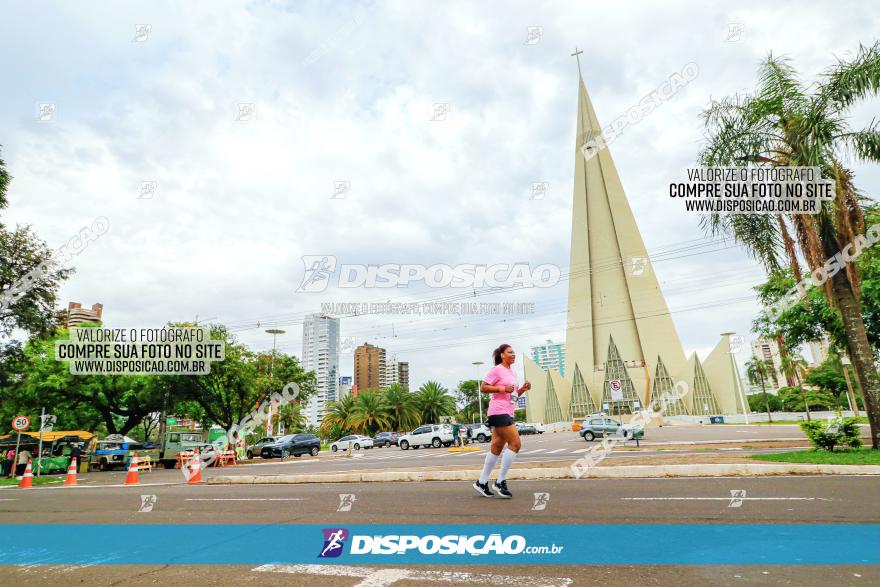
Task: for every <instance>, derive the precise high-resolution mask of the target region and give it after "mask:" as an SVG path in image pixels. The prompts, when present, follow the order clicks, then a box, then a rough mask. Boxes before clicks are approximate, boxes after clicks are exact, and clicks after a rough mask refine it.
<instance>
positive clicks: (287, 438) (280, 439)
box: [278, 434, 295, 442]
mask: <svg viewBox="0 0 880 587" xmlns="http://www.w3.org/2000/svg"><path fill="white" fill-rule="evenodd" d="M294 436H295V435H294V434H288V435H287V436H282V437H281V438H279V439H278V442H290V441H291V440H293V438H294Z"/></svg>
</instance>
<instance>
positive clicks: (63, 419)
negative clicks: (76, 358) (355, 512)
mask: <svg viewBox="0 0 880 587" xmlns="http://www.w3.org/2000/svg"><path fill="white" fill-rule="evenodd" d="M68 337H69V334H68V331H67V330H66V329H61V330H59V331H58V333H57V334H56V335H54V336H51V337H33V338H31V339H30V340H29V341H28V342H27V344H25V346H24V348H23V350H22V353H21V356H20V357H18V358H17V359H16V361H15V363H14V369H15V371H16V373H15V377H14V379H15V383H14V384H13V385H12V386H11V387H9V388H5V389H3V391H2V392H0V399H2V400H3V401H2V405H3V411H4V412H5V411H6V410H8V409H9V408H12V409H13V410H24V411H26V412H30V413H34V412H39V410H40V408H41V407H43V406H45V407H47V408H50V409H51V410H52V412H53V413H54V414H55V415H56V416H58V421H57V422H56V426H55V427H56V428H57V429H61V430H64V429H67V430H72V429H85V430H95V429H97V428H98V427H99V425H102V424H103V428H105V429H106V431H107V432H108V433H111V434H128V432H130V431H131V430H132V429H133V428H134V427H135V426H138V425H139V424H140V423H141V422H142V421H143V419H144V418H146V417H147V416H148V415H149V414H151V413H153V412H156V411H158V410H159V409H160V408H161V394H160V393H158V392H157V389H156V387H154V386H153V385H152V382H151V377H148V376H145V375H71V374H70V369H69V366H68V363H67V362H65V361H58V360H56V359H55V341H56V340H67V339H68Z"/></svg>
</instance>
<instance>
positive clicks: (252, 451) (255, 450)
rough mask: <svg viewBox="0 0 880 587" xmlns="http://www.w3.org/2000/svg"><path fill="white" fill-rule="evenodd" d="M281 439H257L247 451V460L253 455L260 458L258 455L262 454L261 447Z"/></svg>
mask: <svg viewBox="0 0 880 587" xmlns="http://www.w3.org/2000/svg"><path fill="white" fill-rule="evenodd" d="M279 438H281V437H280V436H265V437H263V438H261V439H259V440H258V441H257V442H256V443H254V444H253V445H252V446H249V447H248V449H247V458H249V459H252V458H254V455H257V456H260V453H262V452H263V447H264V446H266V445H267V444H274V443H275V442H277V441H278V440H279Z"/></svg>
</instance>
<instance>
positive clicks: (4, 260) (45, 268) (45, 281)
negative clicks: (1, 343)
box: [0, 159, 73, 337]
mask: <svg viewBox="0 0 880 587" xmlns="http://www.w3.org/2000/svg"><path fill="white" fill-rule="evenodd" d="M11 179H12V178H11V176H10V175H9V173H8V172H7V171H6V164H5V163H4V162H3V159H0V210H2V209H4V208H6V206H7V205H8V203H9V200H8V197H7V189H8V187H9V183H10V181H11ZM71 273H73V270H72V269H64V268H60V267H57V266H56V265H55V260H54V259H53V257H52V250H51V249H50V248H49V247H48V245H46V243H45V242H44V241H42V240H41V239H40V238H39V237H37V235H36V234H34V233H33V232H32V231H31V228H30V226H17V227H16V228H15V230H12V231H10V230H7V229H6V227H5V226H4V225H3V224H2V223H0V336H6V337H8V336H9V335H11V334H12V331H13V330H15V329H16V328H20V329H22V330H24V331H25V332H27V333H29V334H34V335H48V334H49V333H51V332H52V331H54V330H55V305H56V303H57V295H58V288H59V287H60V286H61V282H62V281H64V280H65V279H67V278H68V277H69V276H70V274H71Z"/></svg>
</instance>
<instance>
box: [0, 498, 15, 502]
mask: <svg viewBox="0 0 880 587" xmlns="http://www.w3.org/2000/svg"><path fill="white" fill-rule="evenodd" d="M0 501H18V499H16V498H10V499H5V498H4V499H0Z"/></svg>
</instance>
